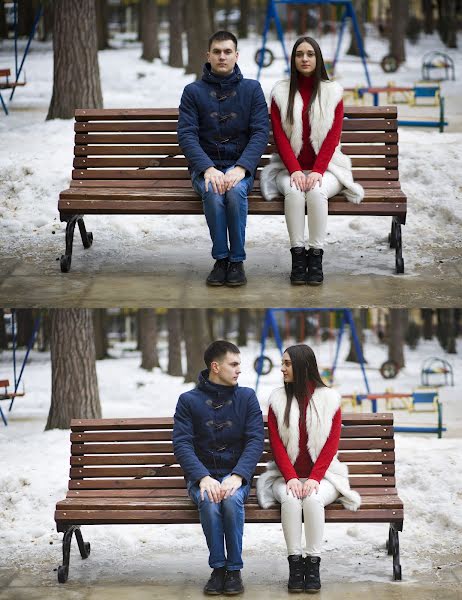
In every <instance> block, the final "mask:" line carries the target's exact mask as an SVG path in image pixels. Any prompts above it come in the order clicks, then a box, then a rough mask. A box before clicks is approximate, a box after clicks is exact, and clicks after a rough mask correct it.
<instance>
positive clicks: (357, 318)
mask: <svg viewBox="0 0 462 600" xmlns="http://www.w3.org/2000/svg"><path fill="white" fill-rule="evenodd" d="M361 310H362V309H359V308H354V309H353V310H352V311H351V312H352V314H353V321H354V324H355V328H356V335H357V336H358V340H359V346H360V348H361V352H362V355H363V359H364V363H367V360H366V357H365V355H364V331H363V320H362V315H361ZM345 360H346V361H347V362H355V363H359V358H358V354H357V352H356V348H355V345H354V340H353V333H352V332H350V351H349V352H348V356H347V357H346V359H345Z"/></svg>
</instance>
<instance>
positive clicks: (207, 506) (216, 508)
mask: <svg viewBox="0 0 462 600" xmlns="http://www.w3.org/2000/svg"><path fill="white" fill-rule="evenodd" d="M198 507H199V510H200V511H201V512H203V513H207V514H209V515H214V514H219V512H220V503H217V502H212V500H209V497H208V495H207V494H204V499H203V500H202V499H199V504H198Z"/></svg>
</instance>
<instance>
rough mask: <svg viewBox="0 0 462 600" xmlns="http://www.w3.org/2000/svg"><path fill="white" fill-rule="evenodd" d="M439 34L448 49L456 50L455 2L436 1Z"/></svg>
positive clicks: (448, 0) (449, 0)
mask: <svg viewBox="0 0 462 600" xmlns="http://www.w3.org/2000/svg"><path fill="white" fill-rule="evenodd" d="M438 11H439V21H438V22H439V34H440V37H441V40H442V41H443V42H444V44H445V45H446V46H447V47H448V48H457V5H456V0H438Z"/></svg>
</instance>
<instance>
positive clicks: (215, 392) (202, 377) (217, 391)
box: [197, 369, 239, 401]
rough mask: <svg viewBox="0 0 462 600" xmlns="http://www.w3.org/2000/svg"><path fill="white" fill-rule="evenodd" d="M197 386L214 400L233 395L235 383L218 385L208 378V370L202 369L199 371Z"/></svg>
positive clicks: (235, 388)
mask: <svg viewBox="0 0 462 600" xmlns="http://www.w3.org/2000/svg"><path fill="white" fill-rule="evenodd" d="M197 387H198V388H199V389H200V390H202V391H203V392H205V393H206V394H207V395H208V396H209V397H210V398H212V399H213V400H214V401H221V400H224V399H228V398H229V397H230V396H233V395H234V393H235V391H236V390H237V388H238V387H239V386H238V385H237V384H236V385H220V384H219V383H213V382H212V381H210V380H209V370H208V369H204V370H203V371H201V372H200V373H199V377H198V381H197Z"/></svg>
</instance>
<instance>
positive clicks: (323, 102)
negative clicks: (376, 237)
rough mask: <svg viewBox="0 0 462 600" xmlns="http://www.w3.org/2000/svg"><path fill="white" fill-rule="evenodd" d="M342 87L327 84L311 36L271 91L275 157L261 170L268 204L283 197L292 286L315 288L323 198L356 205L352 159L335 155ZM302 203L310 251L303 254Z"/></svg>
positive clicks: (359, 194)
mask: <svg viewBox="0 0 462 600" xmlns="http://www.w3.org/2000/svg"><path fill="white" fill-rule="evenodd" d="M342 94H343V89H342V87H341V86H340V85H339V84H338V83H337V82H335V81H329V78H328V76H327V72H326V67H325V66H324V60H323V58H322V54H321V50H320V48H319V45H318V44H317V42H316V41H315V40H313V39H312V38H310V37H301V38H299V39H298V40H297V41H296V42H295V45H294V48H293V50H292V57H291V61H290V79H289V80H283V81H279V82H278V83H276V85H275V86H274V87H273V89H272V91H271V122H272V125H273V134H274V140H275V143H276V147H277V150H278V154H276V155H273V156H272V157H271V162H270V163H269V165H267V167H265V168H264V169H263V172H262V175H261V190H262V193H263V196H264V197H265V198H266V199H267V200H272V199H273V198H276V197H278V196H279V195H281V194H282V195H283V196H284V212H285V216H286V223H287V229H288V231H289V238H290V246H291V248H290V251H291V254H292V271H291V274H290V281H291V283H292V284H294V285H299V284H304V283H308V284H309V285H320V284H321V283H322V281H323V273H322V256H323V252H324V250H323V246H324V239H325V236H326V226H327V214H328V199H329V198H331V197H332V196H335V195H336V194H339V193H343V194H344V195H345V196H346V198H347V199H348V200H349V201H350V202H354V203H359V202H361V200H362V199H363V197H364V190H363V188H362V187H361V186H360V185H359V184H357V183H354V182H353V176H352V173H351V161H350V159H349V158H348V157H347V156H345V155H344V154H342V152H341V151H340V136H341V133H342V124H343V101H342ZM305 205H306V209H307V214H308V233H309V240H308V243H309V249H308V250H305Z"/></svg>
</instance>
